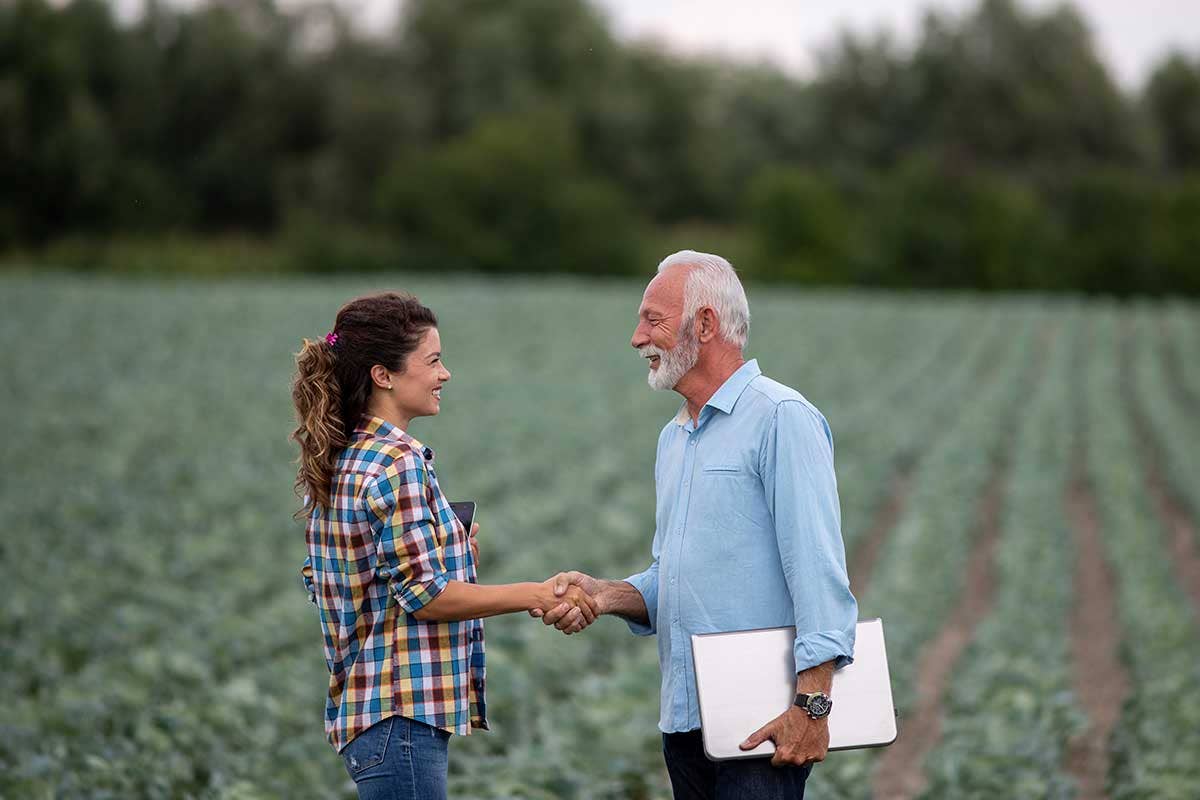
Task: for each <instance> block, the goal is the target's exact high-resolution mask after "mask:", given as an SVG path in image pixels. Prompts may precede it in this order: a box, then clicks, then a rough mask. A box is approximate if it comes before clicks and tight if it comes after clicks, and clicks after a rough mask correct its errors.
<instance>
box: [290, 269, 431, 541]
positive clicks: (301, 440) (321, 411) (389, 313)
mask: <svg viewBox="0 0 1200 800" xmlns="http://www.w3.org/2000/svg"><path fill="white" fill-rule="evenodd" d="M435 327H437V317H436V316H434V313H433V312H432V311H430V310H429V309H428V308H426V307H425V306H423V305H421V303H420V302H419V301H418V300H417V298H415V297H413V296H412V295H411V294H403V293H400V292H385V293H383V294H376V295H368V296H367V297H360V298H358V299H356V300H351V301H350V302H349V303H347V304H346V305H344V306H342V308H341V310H339V311H338V314H337V319H336V320H335V321H334V325H333V330H332V331H330V332H329V333H328V334H326V336H325V338H324V339H318V340H317V341H312V340H310V339H305V340H304V346H303V347H302V348H301V350H300V352H299V353H298V354H297V355H296V377H295V378H294V379H293V381H292V402H294V403H295V404H296V423H297V424H296V429H295V430H294V431H292V438H293V439H295V440H296V442H297V444H299V445H300V461H299V464H300V467H299V470H298V471H297V474H296V495H297V496H299V497H301V498H304V503H303V505H302V506H301V508H300V510H299V511H297V512H296V516H297V517H300V516H303V515H304V514H306V513H308V512H310V511H311V510H313V509H314V508H324V509H328V508H329V501H330V497H329V495H330V492H331V491H332V488H333V474H334V471H335V470H336V468H337V460H338V457H339V456H340V455H341V452H342V449H343V448H344V447H345V446H346V445H347V444H349V442H350V437H351V436H352V435H353V434H354V430H355V428H356V427H357V426H358V424H359V421H360V420H361V418H362V416H363V414H365V413H366V412H367V407H368V404H369V403H370V399H371V392H372V383H371V367H372V366H373V365H375V364H382V365H383V366H384V367H386V368H387V369H388V370H389V371H391V372H403V371H404V362H405V359H407V358H408V355H409V354H410V353H412V352H413V350H415V349H416V347H417V344H418V342H420V340H421V337H422V336H423V335H424V334H425V332H426V331H427V330H429V329H430V328H435Z"/></svg>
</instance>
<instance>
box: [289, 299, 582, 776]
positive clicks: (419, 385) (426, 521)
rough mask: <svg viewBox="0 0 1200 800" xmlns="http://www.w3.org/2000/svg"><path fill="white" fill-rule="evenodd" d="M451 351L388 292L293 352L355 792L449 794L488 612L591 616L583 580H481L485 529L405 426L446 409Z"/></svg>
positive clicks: (477, 706) (422, 317)
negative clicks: (442, 482) (470, 519)
mask: <svg viewBox="0 0 1200 800" xmlns="http://www.w3.org/2000/svg"><path fill="white" fill-rule="evenodd" d="M441 349H442V348H441V340H440V338H439V336H438V329H437V318H436V317H434V315H433V312H432V311H430V310H429V309H428V308H426V307H425V306H423V305H421V304H420V303H419V302H417V300H416V298H414V297H412V296H411V295H405V294H394V293H389V294H380V295H374V296H370V297H362V298H359V299H357V300H354V301H352V302H350V303H347V304H346V305H345V306H343V307H342V309H341V310H340V311H339V312H338V315H337V321H336V322H335V323H334V327H333V330H332V331H330V332H329V333H328V334H327V335H326V336H325V338H323V339H320V340H317V341H315V342H314V341H309V340H307V339H306V340H305V341H304V348H303V350H301V352H300V354H299V355H298V356H297V358H296V366H297V374H296V376H295V380H294V382H293V386H292V399H293V400H294V402H295V405H296V414H297V419H298V426H297V427H296V430H295V431H294V432H293V434H292V438H294V439H295V440H296V441H297V442H298V443H299V445H300V468H299V474H298V476H297V479H296V489H297V494H301V495H303V497H304V501H303V506H302V508H301V510H300V511H299V512H298V513H297V516H301V515H303V516H305V517H306V520H307V521H306V526H305V538H306V539H307V541H308V558H307V559H306V560H305V564H304V569H303V574H304V582H305V586H306V588H307V589H308V591H309V593H310V596H311V598H312V601H313V602H314V603H316V605H317V607H318V608H319V609H320V615H321V627H322V629H323V632H324V635H325V656H326V662H327V664H328V666H329V696H328V699H327V702H326V706H325V730H326V733H327V734H328V736H329V740H330V742H331V743H332V744H333V746H334V748H336V749H337V751H338V752H339V753H341V754H342V757H343V760H344V761H345V764H346V769H347V770H348V771H349V772H350V776H351V777H352V778H353V779H354V781H355V783H356V784H357V786H358V793H359V797H360V798H382V797H387V798H420V800H430V798H444V797H445V796H446V764H447V761H446V746H447V742H448V740H449V737H450V734H451V733H458V734H467V733H469V732H470V729H471V728H473V727H474V728H484V729H486V728H487V727H488V726H487V721H486V719H485V713H484V711H485V709H484V658H483V623H482V622H481V621H480V619H481V618H482V617H487V616H492V615H494V614H507V613H512V612H517V611H529V612H530V613H533V614H544V613H545V612H547V611H549V610H551V609H554V608H557V607H558V606H559V605H560V604H561V603H562V602H563V601H564V600H565V601H566V602H567V603H569V604H570V605H571V606H573V608H571V609H570V612H569V614H570V615H571V618H570V622H569V623H568V624H566V625H563V624H561V623H560V624H559V626H558V627H559V628H560V629H562V630H564V631H565V632H567V633H573V632H575V631H577V630H581V629H582V628H583V627H584V626H586V625H587V624H589V623H590V622H592V621H593V620H594V619H595V616H596V607H595V604H594V603H593V602H592V600H591V598H589V597H588V596H587V595H586V594H585V593H584V592H583V591H582V590H579V589H578V587H571V591H570V592H569V593H568V594H567V595H566V596H565V597H556V596H555V594H554V585H553V581H552V580H551V581H547V582H545V583H515V584H507V585H502V586H481V585H479V584H476V583H475V577H476V572H475V569H476V568H475V561H476V558H477V551H476V545H475V538H474V537H475V533H476V530H472V531H471V532H470V534H469V535H468V532H467V531H466V530H464V528H463V525H462V523H461V522H459V520H458V518H457V517H456V516H455V515H454V512H453V511H451V509H450V504H449V503H448V502H447V501H446V497H445V495H443V494H442V490H441V487H440V486H439V485H438V479H437V476H436V474H435V473H434V469H433V451H432V450H430V449H429V448H428V447H426V446H425V445H423V444H422V443H421V442H419V441H417V440H416V439H414V438H413V437H412V436H411V435H410V434H409V433H408V428H409V424H410V423H411V422H412V421H413V419H415V418H417V417H424V416H432V415H434V414H437V413H438V411H439V410H440V407H441V400H442V386H443V385H444V384H445V383H446V382H447V381H448V380H450V372H449V371H448V370H447V369H446V367H445V364H443V362H442V354H441ZM475 527H476V529H477V526H475Z"/></svg>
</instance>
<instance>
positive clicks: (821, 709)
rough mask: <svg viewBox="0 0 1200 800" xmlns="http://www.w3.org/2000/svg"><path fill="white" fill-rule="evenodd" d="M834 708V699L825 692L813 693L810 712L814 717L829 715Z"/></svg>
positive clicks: (810, 700) (809, 703)
mask: <svg viewBox="0 0 1200 800" xmlns="http://www.w3.org/2000/svg"><path fill="white" fill-rule="evenodd" d="M832 708H833V701H832V700H830V699H829V698H828V697H826V696H825V695H823V694H817V695H813V696H812V697H811V698H809V701H808V713H809V714H811V715H812V716H813V717H824V716H827V715H828V714H829V712H830V710H831V709H832Z"/></svg>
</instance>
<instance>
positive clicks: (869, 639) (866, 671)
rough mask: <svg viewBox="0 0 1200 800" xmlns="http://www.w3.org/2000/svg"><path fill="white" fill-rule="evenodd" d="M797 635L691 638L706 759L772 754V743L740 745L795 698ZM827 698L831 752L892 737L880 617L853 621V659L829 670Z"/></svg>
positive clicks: (773, 631) (771, 632) (778, 631)
mask: <svg viewBox="0 0 1200 800" xmlns="http://www.w3.org/2000/svg"><path fill="white" fill-rule="evenodd" d="M795 639H796V630H795V628H766V629H763V630H755V631H734V632H731V633H707V634H695V635H693V636H692V655H693V657H694V658H695V663H696V690H697V692H698V693H699V695H700V727H701V729H702V731H703V733H704V752H705V753H706V754H707V755H708V757H709V758H711V759H713V760H714V761H724V760H727V759H734V758H756V757H761V756H767V755H770V754H772V753H774V752H775V745H774V744H772V743H771V742H770V741H766V742H763V743H762V744H760V745H759V746H758V747H756V748H754V749H753V750H749V751H743V750H742V749H741V748H739V747H738V745H739V744H741V743H742V742H744V741H745V740H746V737H747V736H749V735H750V734H752V733H754V732H755V731H756V730H758V729H759V728H761V727H762V726H763V725H766V724H767V723H768V722H770V721H771V720H773V719H774V718H775V717H777V716H779V715H780V714H782V713H783V712H784V711H786V710H787V709H788V707H789V706H791V705H792V702H793V701H794V700H795V699H796V669H795V665H796V661H795V658H794V656H793V653H792V645H793V643H794V642H795ZM830 696H831V697H832V698H833V710H832V711H831V712H830V714H829V749H830V750H849V749H852V748H858V747H883V746H884V745H889V744H891V743H892V742H894V741H896V711H895V707H894V706H893V705H892V683H891V678H890V677H889V675H888V666H887V651H886V650H885V649H884V645H883V622H882V620H879V619H869V620H864V621H862V622H859V623H858V626H857V628H856V630H855V640H854V662H853V663H852V664H848V665H847V666H845V667H842V668H841V669H839V670H837V671H836V672H835V673H833V691H832V692H831V693H830Z"/></svg>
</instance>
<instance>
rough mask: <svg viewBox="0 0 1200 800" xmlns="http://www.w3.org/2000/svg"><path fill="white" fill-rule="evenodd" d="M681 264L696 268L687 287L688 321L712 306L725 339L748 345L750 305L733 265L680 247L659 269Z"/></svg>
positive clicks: (684, 312)
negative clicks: (700, 311) (701, 310)
mask: <svg viewBox="0 0 1200 800" xmlns="http://www.w3.org/2000/svg"><path fill="white" fill-rule="evenodd" d="M681 265H686V266H690V267H691V268H692V269H691V270H690V271H689V272H688V276H687V283H686V284H684V287H683V319H684V324H685V325H691V324H693V321H694V320H695V319H696V312H698V311H699V310H700V309H702V308H705V307H708V308H711V309H712V310H713V311H715V312H717V320H718V321H719V322H720V325H721V338H722V339H724V340H725V341H727V342H729V343H730V344H735V345H737V346H738V347H745V346H746V340H747V339H748V338H749V337H750V304H749V303H747V302H746V290H745V289H743V288H742V282H741V281H740V280H738V276H737V272H736V271H735V270H734V268H733V265H732V264H730V263H729V262H728V261H726V260H725V259H723V258H721V257H720V256H717V255H713V254H712V253H698V252H696V251H695V250H680V251H679V252H678V253H672V254H671V255H669V256H667V257H666V258H664V259H663V260H662V261H661V262H659V265H658V271H659V272H660V273H661V272H663V271H665V270H666V269H668V268H669V267H674V266H681Z"/></svg>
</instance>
